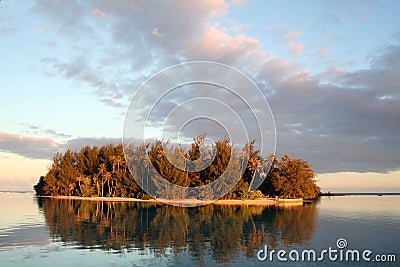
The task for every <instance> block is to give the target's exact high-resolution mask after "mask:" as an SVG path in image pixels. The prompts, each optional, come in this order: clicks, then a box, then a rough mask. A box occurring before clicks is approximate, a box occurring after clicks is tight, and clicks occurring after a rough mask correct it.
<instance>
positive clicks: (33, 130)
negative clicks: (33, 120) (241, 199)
mask: <svg viewBox="0 0 400 267" xmlns="http://www.w3.org/2000/svg"><path fill="white" fill-rule="evenodd" d="M18 125H20V126H22V127H23V128H24V129H23V130H22V132H23V133H24V134H28V135H38V134H40V135H45V136H50V137H52V138H63V139H65V138H70V137H71V135H70V134H66V133H60V132H57V131H56V130H54V129H48V128H44V127H42V126H39V125H33V124H30V123H18Z"/></svg>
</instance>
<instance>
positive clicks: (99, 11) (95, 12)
mask: <svg viewBox="0 0 400 267" xmlns="http://www.w3.org/2000/svg"><path fill="white" fill-rule="evenodd" d="M92 14H93V15H95V16H100V17H106V16H107V14H106V13H104V12H103V11H101V10H100V9H98V8H94V9H93V10H92Z"/></svg>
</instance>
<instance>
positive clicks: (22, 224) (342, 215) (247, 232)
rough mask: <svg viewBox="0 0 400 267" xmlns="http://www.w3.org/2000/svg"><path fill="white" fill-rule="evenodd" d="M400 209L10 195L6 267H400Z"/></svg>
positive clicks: (371, 203)
mask: <svg viewBox="0 0 400 267" xmlns="http://www.w3.org/2000/svg"><path fill="white" fill-rule="evenodd" d="M399 204H400V196H340V197H322V198H321V199H320V200H319V201H317V202H315V203H310V204H305V205H303V206H300V207H293V208H277V207H246V206H242V207H238V206H236V207H235V206H216V205H215V206H213V205H210V206H204V207H197V208H178V207H173V206H167V205H160V204H158V205H155V204H143V203H142V204H141V203H112V202H91V201H72V200H56V199H37V198H36V197H35V196H34V195H33V194H32V193H0V208H1V216H0V265H1V266H57V267H61V266H152V265H153V266H154V265H157V266H176V265H181V266H267V265H269V266H277V265H278V266H319V265H325V266H341V265H343V266H400V205H399ZM273 250H274V252H272V253H271V251H273ZM279 250H281V252H280V253H281V254H280V256H281V259H279V258H278V254H277V251H279ZM324 250H326V252H323V251H324ZM312 251H313V252H315V258H313V255H314V254H313V252H312ZM329 251H330V252H329ZM349 251H350V252H349ZM365 251H366V252H365ZM368 251H370V252H371V253H369V252H368ZM265 252H267V253H265ZM329 253H331V254H329ZM353 253H354V255H353ZM356 253H358V255H359V258H360V259H359V261H356V256H357V254H356ZM363 253H366V254H365V255H364V256H365V258H363V257H362V256H363ZM266 254H267V255H266ZM303 256H304V258H302V257H303ZM335 256H336V259H335ZM353 256H354V258H352V257H353ZM377 256H378V257H377ZM346 257H347V259H346ZM394 257H395V260H396V262H385V263H382V262H378V261H377V260H378V259H381V260H382V259H383V260H386V261H393V260H394ZM284 259H287V261H286V262H284V261H282V260H284ZM368 259H369V260H370V261H369V262H367V261H366V260H368Z"/></svg>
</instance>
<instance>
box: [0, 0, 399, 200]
mask: <svg viewBox="0 0 400 267" xmlns="http://www.w3.org/2000/svg"><path fill="white" fill-rule="evenodd" d="M398 10H400V3H399V2H398V1H368V0H363V1H350V0H349V1H341V0H338V1H330V0H325V1H307V2H306V1H261V0H260V1H245V0H231V1H222V0H205V1H183V0H182V1H130V0H115V1H105V0H98V1H91V0H88V1H72V0H71V1H56V0H38V1H34V0H33V1H16V0H1V1H0V43H1V50H0V59H1V60H0V73H1V74H0V84H1V86H0V94H1V97H0V114H1V116H0V190H31V189H32V186H33V185H34V184H35V183H36V182H37V180H38V177H39V176H40V175H44V174H46V172H47V168H48V166H49V165H50V164H51V158H52V156H53V155H54V153H56V152H58V151H65V150H66V149H67V148H71V149H79V148H80V147H82V146H84V145H101V144H106V143H110V142H114V143H117V142H120V141H121V138H122V135H123V126H124V118H125V113H126V110H127V108H128V105H129V103H130V100H131V99H132V97H133V95H134V94H135V92H136V91H137V90H138V88H139V86H140V85H141V84H142V83H143V82H144V81H146V80H147V79H148V78H149V77H151V75H154V74H155V73H157V72H158V71H160V70H162V69H164V68H166V67H169V66H171V65H175V64H179V63H184V62H189V61H199V60H200V61H214V62H219V63H223V64H227V65H230V66H232V67H234V68H237V69H238V70H240V71H242V72H243V73H245V74H246V75H248V76H249V77H250V78H251V79H252V80H253V81H254V82H255V83H256V84H257V85H258V86H259V87H260V89H261V90H262V92H263V94H264V95H265V97H266V98H267V100H268V102H269V104H270V107H271V110H272V112H273V115H274V119H275V123H276V132H277V147H276V154H277V156H278V157H280V156H283V155H284V154H289V155H291V156H292V157H293V158H302V159H304V160H307V161H308V162H310V164H311V166H312V168H313V169H314V171H315V172H316V174H317V178H316V179H317V182H318V184H319V185H320V186H321V188H322V190H323V191H332V192H354V191H358V192H368V191H376V192H400V153H399V152H400V135H399V134H398V133H399V131H400V123H399V122H400V78H399V75H398V74H399V73H400V60H399V59H400V23H399V19H398V14H397V13H398ZM183 96H186V97H190V96H191V91H190V90H187V92H186V91H184V90H183V91H182V92H181V95H180V97H183ZM171 97H174V96H171ZM179 99H180V98H179ZM174 100H178V98H176V99H171V101H174ZM143 104H145V103H143Z"/></svg>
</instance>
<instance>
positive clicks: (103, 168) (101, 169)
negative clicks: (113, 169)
mask: <svg viewBox="0 0 400 267" xmlns="http://www.w3.org/2000/svg"><path fill="white" fill-rule="evenodd" d="M106 173H107V167H106V165H105V164H104V163H102V164H100V167H99V174H100V175H101V196H102V197H103V196H104V194H103V193H104V183H105V181H104V175H105V174H106Z"/></svg>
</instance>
